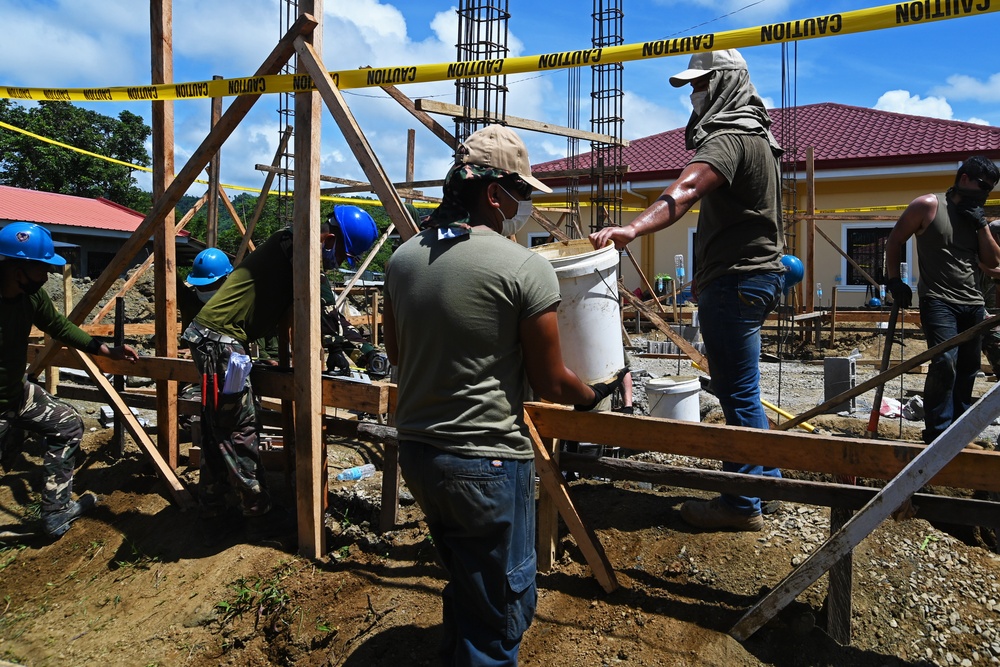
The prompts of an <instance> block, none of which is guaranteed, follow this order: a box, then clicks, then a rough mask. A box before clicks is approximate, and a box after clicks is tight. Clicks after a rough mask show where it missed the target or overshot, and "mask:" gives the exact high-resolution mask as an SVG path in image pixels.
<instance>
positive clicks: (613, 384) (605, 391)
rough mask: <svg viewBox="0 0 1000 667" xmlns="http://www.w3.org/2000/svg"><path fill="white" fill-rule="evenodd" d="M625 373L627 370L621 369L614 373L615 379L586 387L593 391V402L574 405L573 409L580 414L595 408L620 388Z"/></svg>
mask: <svg viewBox="0 0 1000 667" xmlns="http://www.w3.org/2000/svg"><path fill="white" fill-rule="evenodd" d="M626 373H628V368H623V369H621V370H619V371H618V372H617V373H615V377H614V378H613V379H612V380H609V381H608V382H597V383H595V384H591V385H587V386H589V387H590V388H591V389H593V390H594V400H593V401H591V402H590V403H588V404H586V405H574V406H573V409H575V410H579V411H581V412H587V411H589V410H593V409H594V408H596V407H597V405H598V403H600V402H601V401H603V400H604V399H605V398H607V397H608V396H610V395H611V394H612V393H613V392H614V391H615V389H618V388H619V387H621V386H622V380H623V379H624V378H625V374H626Z"/></svg>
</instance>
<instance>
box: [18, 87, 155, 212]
mask: <svg viewBox="0 0 1000 667" xmlns="http://www.w3.org/2000/svg"><path fill="white" fill-rule="evenodd" d="M0 120H2V121H4V122H6V123H8V124H10V125H13V126H15V127H19V128H22V129H24V130H27V131H29V132H32V133H34V134H37V135H40V136H43V137H46V138H48V139H54V140H56V141H60V142H62V143H65V144H68V145H70V146H74V147H76V148H82V149H84V150H87V151H90V152H92V153H96V154H98V155H104V156H106V157H111V158H115V159H117V160H121V161H123V162H128V163H130V164H137V165H141V166H144V167H145V166H149V164H150V158H149V153H148V152H147V151H146V146H145V142H146V139H148V138H149V136H150V134H151V130H150V128H149V126H148V125H146V124H145V123H143V121H142V118H141V117H139V116H137V115H135V114H134V113H131V112H129V111H122V112H121V113H120V114H118V118H117V119H116V118H112V117H110V116H105V115H102V114H99V113H97V112H96V111H90V110H87V109H82V108H80V107H77V106H74V105H72V104H70V103H68V102H39V103H38V104H37V105H36V106H33V107H24V106H22V105H20V104H18V103H16V102H13V101H11V100H8V99H0ZM133 172H134V170H133V169H132V168H130V167H125V166H122V165H119V164H115V163H113V162H108V161H107V160H101V159H98V158H95V157H91V156H89V155H84V154H83V153H78V152H76V151H72V150H68V149H66V148H61V147H59V146H53V145H52V144H48V143H45V142H43V141H39V140H38V139H35V138H33V137H30V136H27V135H25V134H21V133H20V132H13V131H10V130H5V129H0V183H3V184H4V185H11V186H14V187H18V188H26V189H30V190H41V191H43V192H56V193H60V194H68V195H76V196H79V197H92V198H96V197H104V198H105V199H109V200H111V201H113V202H115V203H117V204H121V205H123V206H128V207H129V208H134V209H136V210H138V211H140V212H143V213H146V212H148V211H149V206H150V196H149V193H146V192H143V191H142V190H140V189H139V187H138V186H137V185H136V180H135V176H134V175H133Z"/></svg>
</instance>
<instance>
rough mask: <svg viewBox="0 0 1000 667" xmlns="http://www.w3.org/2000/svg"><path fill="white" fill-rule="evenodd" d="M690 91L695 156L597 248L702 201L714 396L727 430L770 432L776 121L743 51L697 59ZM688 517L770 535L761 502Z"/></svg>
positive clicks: (758, 471)
mask: <svg viewBox="0 0 1000 667" xmlns="http://www.w3.org/2000/svg"><path fill="white" fill-rule="evenodd" d="M670 84H671V85H672V86H674V87H675V88H679V87H681V86H684V85H687V84H690V85H691V87H692V93H691V106H692V108H693V110H692V113H691V118H690V119H689V120H688V124H687V129H686V131H685V147H686V148H687V149H688V150H694V151H695V153H694V156H693V157H692V158H691V160H690V162H688V164H687V166H686V167H684V170H683V171H682V172H681V174H680V176H679V177H678V178H677V180H676V181H674V183H673V184H671V185H670V186H669V187H668V188H667V189H666V190H664V191H663V193H662V194H661V195H660V196H659V197H658V198H657V200H656V201H655V202H654V203H653V204H652V205H650V206H649V208H647V209H646V210H645V211H643V212H642V213H640V214H639V215H638V216H637V217H636V218H635V220H633V221H632V222H631V223H629V224H628V225H624V226H622V227H605V228H604V229H601V230H598V231H597V232H595V233H593V234H591V235H590V240H591V242H593V244H594V247H595V248H603V247H604V246H606V245H607V244H608V242H609V241H613V242H614V244H615V246H616V247H617V248H619V249H621V248H624V247H625V246H626V245H627V244H628V243H629V242H630V241H632V240H633V239H635V238H636V237H638V236H642V235H645V234H652V233H654V232H657V231H659V230H661V229H666V228H667V227H669V226H670V225H673V224H674V223H675V222H677V221H678V220H680V219H681V218H682V217H683V216H684V214H685V213H687V212H688V211H689V210H690V209H691V208H692V206H694V204H695V203H696V202H699V201H700V202H701V204H700V213H699V216H698V230H697V231H698V234H697V239H696V241H695V249H694V252H695V265H696V266H697V272H696V274H695V277H694V278H695V281H694V282H695V284H696V286H697V291H696V294H697V295H698V318H699V321H700V322H701V334H702V339H703V340H704V341H705V353H706V356H707V357H708V362H709V364H710V368H711V373H712V389H713V392H714V393H715V395H716V396H717V397H718V399H719V403H720V405H721V406H722V411H723V413H724V414H725V416H726V423H727V424H731V425H734V426H745V427H751V428H764V429H766V428H768V421H767V415H766V414H764V408H763V406H762V405H761V402H760V366H759V361H760V327H761V325H762V324H763V323H764V319H765V318H766V317H767V315H768V314H769V313H770V312H771V311H772V310H774V308H775V307H777V305H778V303H779V302H780V299H781V293H782V289H783V284H784V273H785V270H786V269H785V265H784V264H782V261H781V256H782V250H783V246H784V239H783V236H784V232H783V227H782V221H781V173H780V168H779V164H778V157H779V156H780V155H781V153H782V150H781V148H780V147H779V146H778V143H777V142H776V141H775V139H774V136H773V135H772V134H771V131H770V130H769V129H768V128H769V127H770V125H771V119H770V117H769V116H768V115H767V110H766V109H765V108H764V102H763V100H762V99H761V97H760V95H758V93H757V90H756V88H755V87H754V85H753V84H752V83H751V82H750V74H749V72H748V71H747V64H746V61H745V60H744V59H743V56H742V55H740V53H739V52H738V51H736V50H735V49H728V50H723V51H710V52H705V53H696V54H695V55H693V56H691V59H690V61H689V63H688V69H686V70H684V71H683V72H679V73H678V74H675V75H674V76H672V77H670ZM722 469H723V470H724V471H726V472H738V473H744V474H752V475H763V476H766V477H780V476H781V471H780V470H779V469H778V468H774V467H770V466H762V465H756V464H751V463H737V462H731V461H723V464H722ZM680 513H681V518H683V519H684V521H686V522H687V523H688V524H690V525H693V526H697V527H699V528H705V529H709V530H714V529H720V528H730V529H734V530H746V531H758V530H762V529H763V528H764V519H763V517H762V516H761V502H760V498H753V497H747V496H738V495H735V494H722V495H721V496H719V497H717V498H714V499H712V500H688V501H686V502H685V503H684V504H683V505H681V511H680Z"/></svg>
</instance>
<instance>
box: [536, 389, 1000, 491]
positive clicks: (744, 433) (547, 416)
mask: <svg viewBox="0 0 1000 667" xmlns="http://www.w3.org/2000/svg"><path fill="white" fill-rule="evenodd" d="M525 409H526V410H527V412H528V414H529V415H531V418H532V420H533V421H534V424H535V427H536V428H537V429H538V432H539V434H540V435H541V436H542V437H543V438H561V439H564V440H576V441H578V442H592V443H594V444H597V445H608V446H612V447H626V448H628V449H635V450H639V451H652V452H662V453H664V454H677V455H681V456H697V457H699V458H709V459H718V460H720V461H729V460H736V461H757V462H759V463H760V464H761V465H765V466H774V467H777V468H787V469H791V470H802V471H808V472H821V473H828V474H832V475H856V476H858V477H871V478H874V479H892V478H893V477H894V476H895V475H897V474H899V471H900V470H902V469H903V467H904V466H905V465H906V464H907V463H908V462H909V461H912V460H913V459H914V458H916V457H917V456H919V455H920V454H921V453H922V452H923V451H924V449H925V447H924V446H923V445H918V444H912V443H901V442H892V441H888V440H867V439H864V438H843V437H835V436H829V435H819V434H815V433H788V432H786V431H780V430H777V429H773V428H772V429H770V430H763V429H751V428H745V427H740V426H727V425H724V424H702V423H698V422H686V421H675V420H671V419H656V418H653V417H638V416H628V415H620V414H617V413H610V412H601V413H595V412H576V411H574V410H572V409H571V408H567V407H562V406H554V405H550V404H545V403H526V404H525ZM931 483H932V484H937V485H940V486H951V487H955V488H962V489H976V490H981V491H1000V452H991V451H984V450H971V449H970V450H966V451H963V452H961V453H960V454H959V455H958V456H956V457H955V459H954V460H953V461H952V462H951V463H949V464H948V465H947V466H946V467H945V468H944V470H942V471H941V472H940V473H939V474H938V475H937V476H936V477H935V478H934V480H933V481H932V482H931Z"/></svg>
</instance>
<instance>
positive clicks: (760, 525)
mask: <svg viewBox="0 0 1000 667" xmlns="http://www.w3.org/2000/svg"><path fill="white" fill-rule="evenodd" d="M681 518H682V519H684V521H686V522H687V523H689V524H690V525H692V526H695V527H697V528H708V529H718V528H732V529H733V530H744V531H747V532H757V531H760V530H763V529H764V518H763V517H762V516H761V515H760V514H741V513H740V512H737V511H736V510H734V509H732V508H731V507H729V506H728V505H726V503H724V502H723V501H722V498H721V497H719V498H715V499H713V500H687V501H685V502H684V504H683V505H681Z"/></svg>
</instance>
